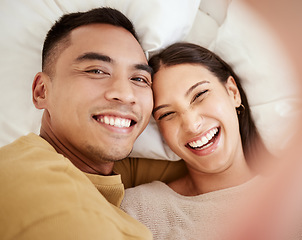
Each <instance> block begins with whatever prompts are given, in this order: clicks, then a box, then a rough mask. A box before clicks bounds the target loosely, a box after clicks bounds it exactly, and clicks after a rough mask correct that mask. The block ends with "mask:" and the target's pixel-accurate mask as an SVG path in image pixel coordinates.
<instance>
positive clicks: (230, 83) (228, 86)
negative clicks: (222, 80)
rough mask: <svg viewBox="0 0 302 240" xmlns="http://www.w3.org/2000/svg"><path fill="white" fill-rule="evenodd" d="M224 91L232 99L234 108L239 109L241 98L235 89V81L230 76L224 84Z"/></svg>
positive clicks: (236, 88)
mask: <svg viewBox="0 0 302 240" xmlns="http://www.w3.org/2000/svg"><path fill="white" fill-rule="evenodd" d="M225 87H226V90H227V92H228V94H229V95H230V97H231V98H232V100H233V102H234V104H235V107H239V106H240V104H241V96H240V92H239V89H238V87H237V84H236V82H235V79H234V78H233V77H232V76H229V78H228V80H227V82H226V84H225Z"/></svg>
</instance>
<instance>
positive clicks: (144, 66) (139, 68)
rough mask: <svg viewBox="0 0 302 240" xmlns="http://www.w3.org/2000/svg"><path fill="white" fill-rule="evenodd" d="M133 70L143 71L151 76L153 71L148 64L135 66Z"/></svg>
mask: <svg viewBox="0 0 302 240" xmlns="http://www.w3.org/2000/svg"><path fill="white" fill-rule="evenodd" d="M134 68H135V69H138V70H144V71H146V72H148V73H150V74H151V75H152V74H153V69H152V67H150V66H149V65H148V64H135V65H134Z"/></svg>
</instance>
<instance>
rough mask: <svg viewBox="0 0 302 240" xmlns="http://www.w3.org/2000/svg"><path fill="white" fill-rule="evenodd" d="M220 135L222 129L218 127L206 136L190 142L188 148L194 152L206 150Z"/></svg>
mask: <svg viewBox="0 0 302 240" xmlns="http://www.w3.org/2000/svg"><path fill="white" fill-rule="evenodd" d="M219 133H220V129H219V128H218V127H216V128H213V129H211V130H210V131H209V132H207V133H206V134H204V135H203V136H202V137H201V138H200V139H198V140H194V141H192V142H189V143H187V144H186V146H187V147H188V148H191V149H194V150H199V151H200V150H204V149H206V148H209V147H210V146H212V145H213V144H214V142H215V140H216V138H217V136H218V135H219Z"/></svg>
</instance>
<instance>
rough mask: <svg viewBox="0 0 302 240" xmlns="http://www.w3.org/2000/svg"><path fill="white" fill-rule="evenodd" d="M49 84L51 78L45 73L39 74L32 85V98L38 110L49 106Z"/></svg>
mask: <svg viewBox="0 0 302 240" xmlns="http://www.w3.org/2000/svg"><path fill="white" fill-rule="evenodd" d="M49 82H50V78H49V76H48V75H47V74H45V73H43V72H39V73H37V74H36V76H35V78H34V81H33V85H32V97H33V103H34V105H35V106H36V108H38V109H45V108H46V106H47V96H48V84H49Z"/></svg>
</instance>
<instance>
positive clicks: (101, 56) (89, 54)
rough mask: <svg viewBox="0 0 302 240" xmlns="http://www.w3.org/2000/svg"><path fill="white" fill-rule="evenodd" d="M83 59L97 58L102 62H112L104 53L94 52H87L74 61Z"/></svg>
mask: <svg viewBox="0 0 302 240" xmlns="http://www.w3.org/2000/svg"><path fill="white" fill-rule="evenodd" d="M83 60H99V61H104V62H112V59H111V58H110V57H109V56H107V55H104V54H100V53H95V52H87V53H84V54H82V55H80V56H79V57H77V58H76V60H75V61H76V62H80V61H83Z"/></svg>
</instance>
